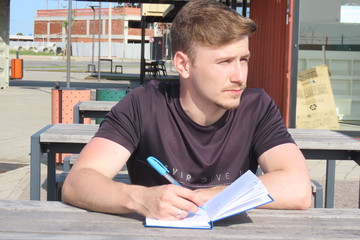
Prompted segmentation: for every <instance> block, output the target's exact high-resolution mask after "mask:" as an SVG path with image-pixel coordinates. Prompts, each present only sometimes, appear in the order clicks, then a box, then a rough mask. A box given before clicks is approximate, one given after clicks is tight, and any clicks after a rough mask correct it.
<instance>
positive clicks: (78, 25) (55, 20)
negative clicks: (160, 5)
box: [34, 7, 154, 42]
mask: <svg viewBox="0 0 360 240" xmlns="http://www.w3.org/2000/svg"><path fill="white" fill-rule="evenodd" d="M95 9H96V11H95V21H94V20H93V19H94V12H93V10H92V9H90V8H89V9H74V10H73V13H74V17H73V19H74V22H73V25H72V31H71V36H72V42H92V41H93V35H95V36H94V41H95V42H98V35H99V20H98V19H99V10H98V9H97V8H95ZM111 13H112V15H111V39H112V41H113V42H124V40H125V42H134V41H136V42H139V41H140V40H141V28H136V27H133V28H129V27H128V26H129V21H131V22H140V21H141V15H140V8H131V7H120V8H113V9H112V11H111ZM108 14H109V9H108V8H102V9H101V32H100V34H101V35H102V36H101V42H105V41H108V37H109V36H108V35H109V15H108ZM67 18H68V10H67V9H55V10H38V11H37V16H36V17H35V19H34V41H45V40H46V41H48V42H58V41H59V40H60V41H61V42H65V41H66V30H65V28H64V27H63V23H64V22H65V21H67ZM138 25H140V24H138ZM152 36H154V31H153V30H152V29H146V33H145V40H147V41H148V40H149V38H150V37H152Z"/></svg>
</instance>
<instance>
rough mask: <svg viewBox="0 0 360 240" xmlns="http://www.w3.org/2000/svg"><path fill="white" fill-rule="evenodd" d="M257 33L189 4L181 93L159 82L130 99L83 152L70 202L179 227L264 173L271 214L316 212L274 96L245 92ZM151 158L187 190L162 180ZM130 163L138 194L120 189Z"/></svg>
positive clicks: (70, 182)
mask: <svg viewBox="0 0 360 240" xmlns="http://www.w3.org/2000/svg"><path fill="white" fill-rule="evenodd" d="M255 29H256V25H255V24H254V23H253V22H252V21H251V20H250V19H247V18H243V17H242V16H240V15H239V14H238V13H236V12H235V11H234V10H232V9H229V8H227V7H226V6H224V5H222V4H220V3H218V2H217V1H213V0H210V1H209V0H206V1H191V2H189V3H188V4H186V5H185V6H184V7H183V9H182V10H181V11H180V12H179V13H178V15H177V16H176V18H175V20H174V22H173V25H172V31H171V34H172V35H171V40H172V50H173V53H174V54H173V60H174V66H175V67H176V69H177V71H178V72H179V74H180V85H178V84H164V83H158V82H150V83H148V84H145V85H143V86H141V87H139V88H136V89H134V90H132V91H131V92H130V93H128V94H127V95H126V97H125V98H123V99H122V100H121V101H120V102H119V103H118V104H117V105H116V106H115V107H114V108H113V109H112V110H111V112H110V113H109V114H108V115H107V117H106V118H105V120H104V121H103V123H102V124H101V126H100V129H99V131H98V132H97V133H96V135H95V137H94V138H93V139H92V140H91V141H90V142H89V143H88V144H87V145H86V147H85V148H84V149H83V151H82V152H81V154H80V157H79V159H78V161H77V162H76V164H75V165H74V166H73V168H72V169H71V171H70V173H69V175H68V176H67V178H66V181H65V183H64V186H63V195H62V199H63V200H64V201H65V202H67V203H70V204H73V205H75V206H79V207H82V208H86V209H89V210H93V211H102V212H109V213H120V214H121V213H130V212H136V213H139V214H141V215H144V216H146V217H153V218H158V219H168V220H176V219H180V218H184V217H186V216H187V214H188V213H189V212H196V211H197V209H198V207H199V206H202V205H203V204H204V203H205V202H206V201H207V200H209V199H210V198H212V197H213V196H215V195H216V194H217V193H219V192H220V191H221V190H223V189H224V188H226V186H227V185H229V184H230V183H231V182H233V181H234V180H236V179H237V178H238V177H239V176H240V175H241V174H243V173H244V172H245V171H247V170H248V169H251V170H252V171H253V172H255V171H256V169H257V167H258V165H260V166H261V168H262V170H263V171H264V175H262V176H261V177H260V178H261V180H262V182H263V183H264V184H265V185H266V187H267V189H268V191H269V192H270V194H271V196H272V197H273V198H274V199H275V202H273V203H271V204H267V205H265V206H264V207H267V208H278V209H306V208H308V207H309V206H310V201H311V191H310V180H309V176H308V171H307V166H306V163H305V159H304V157H303V155H302V154H301V152H300V150H299V149H298V148H297V146H296V145H295V144H294V142H293V140H292V138H291V136H290V134H289V133H288V132H287V129H286V127H285V126H284V123H283V120H282V118H281V116H280V114H279V111H278V109H277V107H276V106H275V104H274V102H273V101H272V100H271V99H270V98H269V96H268V95H267V94H266V93H265V92H264V91H263V90H261V89H246V81H247V72H248V62H249V58H250V52H249V36H250V35H251V34H252V33H253V32H254V31H255ZM148 156H154V157H156V158H158V159H159V160H160V161H161V162H162V163H163V164H164V165H166V166H167V167H168V169H169V170H170V171H171V174H172V175H173V177H174V178H175V179H176V180H177V181H178V182H180V184H181V185H182V187H180V186H176V185H174V184H169V183H168V182H167V180H166V179H165V178H164V177H162V176H161V175H159V174H158V173H157V172H156V171H155V170H154V169H153V168H152V167H151V166H150V165H149V164H148V163H147V161H146V159H147V157H148ZM124 164H127V167H128V172H129V176H130V179H131V181H132V184H131V185H128V184H124V183H119V182H114V181H112V178H113V177H114V176H115V175H116V174H117V173H118V172H119V170H120V169H121V168H122V167H123V166H124Z"/></svg>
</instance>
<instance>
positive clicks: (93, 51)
mask: <svg viewBox="0 0 360 240" xmlns="http://www.w3.org/2000/svg"><path fill="white" fill-rule="evenodd" d="M90 7H91V9H92V10H93V15H94V17H93V28H92V32H93V37H92V58H91V76H94V68H95V64H94V53H95V6H90Z"/></svg>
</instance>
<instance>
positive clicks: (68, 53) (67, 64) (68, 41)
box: [66, 0, 72, 88]
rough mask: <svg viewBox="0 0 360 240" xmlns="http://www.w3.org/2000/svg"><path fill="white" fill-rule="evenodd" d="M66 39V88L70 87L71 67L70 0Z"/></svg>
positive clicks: (70, 3)
mask: <svg viewBox="0 0 360 240" xmlns="http://www.w3.org/2000/svg"><path fill="white" fill-rule="evenodd" d="M68 8H69V9H68V26H67V27H68V39H67V49H66V51H67V52H66V88H70V68H71V23H72V22H71V15H72V0H69V3H68Z"/></svg>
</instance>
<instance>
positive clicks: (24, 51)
mask: <svg viewBox="0 0 360 240" xmlns="http://www.w3.org/2000/svg"><path fill="white" fill-rule="evenodd" d="M16 52H17V51H15V50H10V54H11V55H16ZM19 55H20V56H21V55H32V56H55V53H54V52H34V51H30V50H20V51H19Z"/></svg>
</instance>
